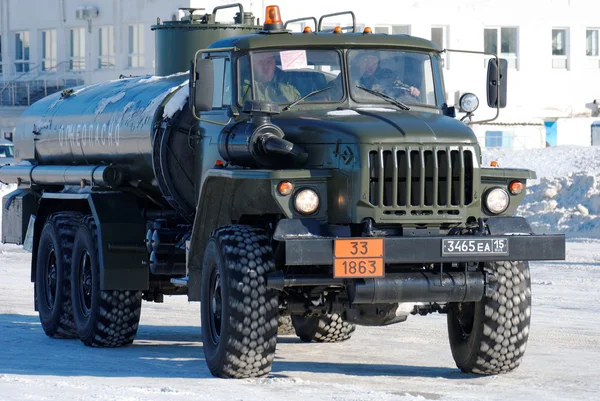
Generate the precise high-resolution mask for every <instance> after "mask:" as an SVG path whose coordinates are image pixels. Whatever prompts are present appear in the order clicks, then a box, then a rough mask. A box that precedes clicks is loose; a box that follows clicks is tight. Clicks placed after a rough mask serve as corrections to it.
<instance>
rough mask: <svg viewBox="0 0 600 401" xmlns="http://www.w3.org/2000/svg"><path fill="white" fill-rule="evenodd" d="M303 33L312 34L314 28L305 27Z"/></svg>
mask: <svg viewBox="0 0 600 401" xmlns="http://www.w3.org/2000/svg"><path fill="white" fill-rule="evenodd" d="M302 32H304V33H312V28H311V27H310V26H305V27H304V30H303V31H302Z"/></svg>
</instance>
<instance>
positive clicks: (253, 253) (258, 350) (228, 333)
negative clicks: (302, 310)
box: [200, 225, 279, 379]
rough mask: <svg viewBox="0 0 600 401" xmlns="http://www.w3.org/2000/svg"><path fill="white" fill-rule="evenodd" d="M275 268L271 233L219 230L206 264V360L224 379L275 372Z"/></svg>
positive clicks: (203, 310)
mask: <svg viewBox="0 0 600 401" xmlns="http://www.w3.org/2000/svg"><path fill="white" fill-rule="evenodd" d="M274 269H275V263H274V261H273V252H272V249H271V238H270V236H269V235H268V234H267V232H266V231H265V230H262V229H259V228H254V227H249V226H242V225H231V226H225V227H222V228H220V229H218V230H215V231H214V232H213V233H212V235H211V237H210V240H209V242H208V245H207V247H206V252H205V255H204V261H203V266H202V294H201V304H200V310H201V320H202V340H203V346H204V357H205V359H206V363H207V365H208V368H209V369H210V372H211V373H212V374H213V375H214V376H217V377H223V378H240V379H241V378H249V377H260V376H265V375H267V374H269V372H270V371H271V364H272V362H273V358H274V356H275V347H276V343H277V317H278V313H279V301H278V297H277V294H276V293H275V291H273V290H270V289H268V288H267V286H266V275H267V274H268V273H269V272H271V271H273V270H274Z"/></svg>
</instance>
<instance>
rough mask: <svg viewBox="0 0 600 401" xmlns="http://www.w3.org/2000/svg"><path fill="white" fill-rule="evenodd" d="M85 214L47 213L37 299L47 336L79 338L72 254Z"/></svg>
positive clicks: (39, 253) (39, 257)
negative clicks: (72, 300)
mask: <svg viewBox="0 0 600 401" xmlns="http://www.w3.org/2000/svg"><path fill="white" fill-rule="evenodd" d="M82 216H83V215H82V214H81V213H76V212H61V213H54V214H51V215H50V216H48V218H47V220H46V222H45V224H44V227H43V229H42V233H41V235H40V240H39V246H38V250H37V257H36V270H35V302H36V305H37V309H38V313H39V317H40V322H41V324H42V328H43V330H44V332H45V333H46V335H47V336H48V337H52V338H76V337H77V333H76V330H75V322H74V320H73V310H72V303H71V282H70V278H71V254H72V250H73V240H74V237H75V231H76V230H77V227H78V225H79V220H80V219H81V217H82Z"/></svg>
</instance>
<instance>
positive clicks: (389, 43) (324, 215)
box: [0, 4, 565, 378]
mask: <svg viewBox="0 0 600 401" xmlns="http://www.w3.org/2000/svg"><path fill="white" fill-rule="evenodd" d="M230 7H235V8H238V9H239V11H238V12H237V14H236V16H235V19H234V21H233V23H231V24H224V23H217V22H216V16H217V14H218V13H219V12H220V10H222V9H224V8H230ZM186 11H187V14H186V16H185V17H184V18H182V19H181V20H180V21H165V22H160V21H158V22H157V24H156V25H154V26H153V27H152V29H153V30H154V31H155V35H156V73H155V75H154V76H144V77H124V78H122V79H118V80H114V81H110V82H105V83H98V84H93V85H88V86H83V87H77V88H73V89H69V90H65V91H63V92H62V93H56V94H53V95H51V96H48V97H46V98H44V99H42V100H40V101H38V102H36V103H35V104H33V105H32V106H31V107H29V108H28V109H27V110H26V111H25V112H24V113H23V115H22V117H21V118H20V119H19V122H18V125H17V128H16V133H15V137H14V145H15V158H16V160H17V161H18V163H16V164H14V165H9V166H4V167H0V181H2V182H3V183H12V184H16V186H15V187H14V188H15V189H14V190H13V191H12V192H10V193H8V194H6V195H5V196H4V197H3V200H2V208H3V210H2V241H3V242H4V243H13V244H23V246H24V247H25V248H26V249H28V250H29V251H31V253H32V261H31V280H32V282H34V283H35V286H34V287H35V290H34V297H35V308H36V310H37V311H38V312H39V318H40V321H41V325H42V327H43V330H44V332H45V333H46V335H48V336H50V337H52V338H78V339H80V340H81V341H82V342H83V343H84V344H85V345H87V346H92V347H120V346H125V345H128V344H130V343H132V342H133V341H134V339H135V336H136V332H137V329H138V324H139V319H140V312H141V306H142V301H150V302H162V301H163V298H164V295H184V296H185V295H187V297H188V299H189V300H190V301H200V302H201V316H200V318H201V325H202V340H203V347H204V355H205V359H206V363H207V365H208V367H209V369H210V371H211V372H212V374H213V375H215V376H218V377H224V378H248V377H258V376H263V375H267V374H269V372H270V371H271V365H272V363H273V358H274V355H275V348H276V344H277V335H278V330H280V335H282V334H283V333H284V332H293V333H295V334H296V335H297V336H298V337H299V338H300V339H301V340H302V341H306V342H337V341H344V340H348V339H349V338H350V337H351V335H352V333H353V331H354V330H355V328H356V326H357V325H367V326H369V325H372V326H382V325H388V324H392V323H399V322H403V321H405V320H406V319H407V318H408V317H409V316H410V315H427V314H430V313H443V314H446V315H447V323H448V337H449V343H450V350H451V352H452V355H453V357H454V360H455V361H456V365H457V366H458V368H460V369H461V370H462V371H464V372H473V373H479V374H497V373H504V372H509V371H511V370H513V369H515V368H516V367H517V366H518V365H519V363H520V362H521V360H522V358H523V354H524V352H525V347H526V344H527V338H528V334H529V325H530V318H531V279H530V272H529V266H528V261H530V260H562V259H564V257H565V239H564V236H563V235H558V234H546V235H539V234H535V233H533V231H532V229H531V227H530V226H529V225H528V223H527V222H526V221H525V220H524V219H523V218H521V217H515V216H514V213H515V211H516V209H517V207H518V205H519V204H520V202H521V201H522V200H523V197H524V196H525V192H526V183H527V180H528V179H533V178H535V173H534V172H532V171H529V170H522V169H508V168H500V167H498V166H495V167H486V166H484V165H482V156H481V149H480V146H479V144H478V142H477V138H476V137H475V135H474V133H473V131H472V130H471V128H470V127H469V121H470V120H471V119H472V117H473V112H474V111H475V109H476V108H477V105H478V103H479V101H478V99H477V97H476V96H475V95H473V94H465V95H464V96H462V97H461V99H460V109H459V110H460V111H461V112H466V114H465V117H464V118H463V119H462V120H458V119H457V118H456V112H457V109H458V107H456V108H455V107H449V106H448V105H447V100H446V95H445V90H444V82H443V78H442V75H443V74H442V73H443V68H442V57H441V56H442V55H443V49H440V48H438V47H437V46H436V45H435V44H434V43H432V42H431V41H429V40H425V39H421V38H417V37H413V36H408V35H387V34H376V33H373V32H372V30H371V29H370V28H364V30H363V31H357V30H356V23H355V19H354V14H353V13H351V12H345V13H342V14H346V16H347V17H348V18H349V19H352V24H351V25H350V26H348V27H336V28H334V29H332V30H326V29H324V23H323V21H324V20H325V19H326V18H328V17H330V16H331V15H325V16H323V17H321V18H320V19H319V20H317V19H316V18H314V17H310V18H304V19H297V20H292V21H289V22H292V23H296V24H304V25H305V27H304V29H303V30H302V31H301V32H291V31H290V30H289V29H287V23H286V24H285V25H284V24H283V23H282V20H281V18H280V15H279V9H278V8H277V7H269V8H268V9H267V11H266V19H265V21H264V24H259V22H258V21H256V19H255V18H254V16H253V15H252V14H251V13H248V12H245V11H244V9H243V6H242V5H240V4H233V5H228V6H220V7H217V8H215V9H214V10H213V11H212V13H202V12H199V10H197V9H186ZM334 16H336V17H338V16H339V13H338V14H335V15H334ZM299 21H302V22H299ZM313 26H314V28H313ZM487 56H489V57H490V62H489V66H488V75H487V80H486V86H487V94H486V96H487V103H488V106H490V107H493V108H496V110H497V111H499V109H500V108H501V107H504V106H505V104H506V87H507V78H508V76H507V73H506V62H505V61H504V60H501V59H498V58H497V57H496V56H495V55H487ZM465 118H466V119H465ZM463 120H464V121H463ZM423 335H427V334H426V333H423ZM440 347H442V345H440Z"/></svg>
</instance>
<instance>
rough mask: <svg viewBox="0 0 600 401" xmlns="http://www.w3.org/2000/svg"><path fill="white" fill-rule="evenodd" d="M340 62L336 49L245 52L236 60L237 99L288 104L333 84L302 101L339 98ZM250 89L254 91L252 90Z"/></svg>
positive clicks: (241, 101)
mask: <svg viewBox="0 0 600 401" xmlns="http://www.w3.org/2000/svg"><path fill="white" fill-rule="evenodd" d="M250 60H252V61H250ZM251 62H252V77H254V88H253V86H252V83H251V82H252V81H251V77H250V63H251ZM340 65H341V62H340V53H338V52H337V51H335V50H284V51H266V52H254V53H252V57H249V56H248V55H245V56H243V57H241V58H240V61H239V68H240V91H239V97H240V103H241V104H244V102H245V101H246V100H251V99H254V100H267V101H271V102H277V103H285V104H289V103H292V102H294V101H296V100H298V99H300V98H301V97H303V96H306V95H307V94H309V93H311V92H314V91H316V90H319V89H324V88H327V87H330V86H333V88H332V89H330V90H326V91H323V92H321V93H318V94H315V95H314V96H310V97H308V98H307V99H305V100H304V102H306V103H324V102H325V103H327V102H339V101H340V100H341V99H342V96H343V89H342V76H341V75H340V71H341V66H340ZM253 90H255V91H256V93H254V94H253Z"/></svg>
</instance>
